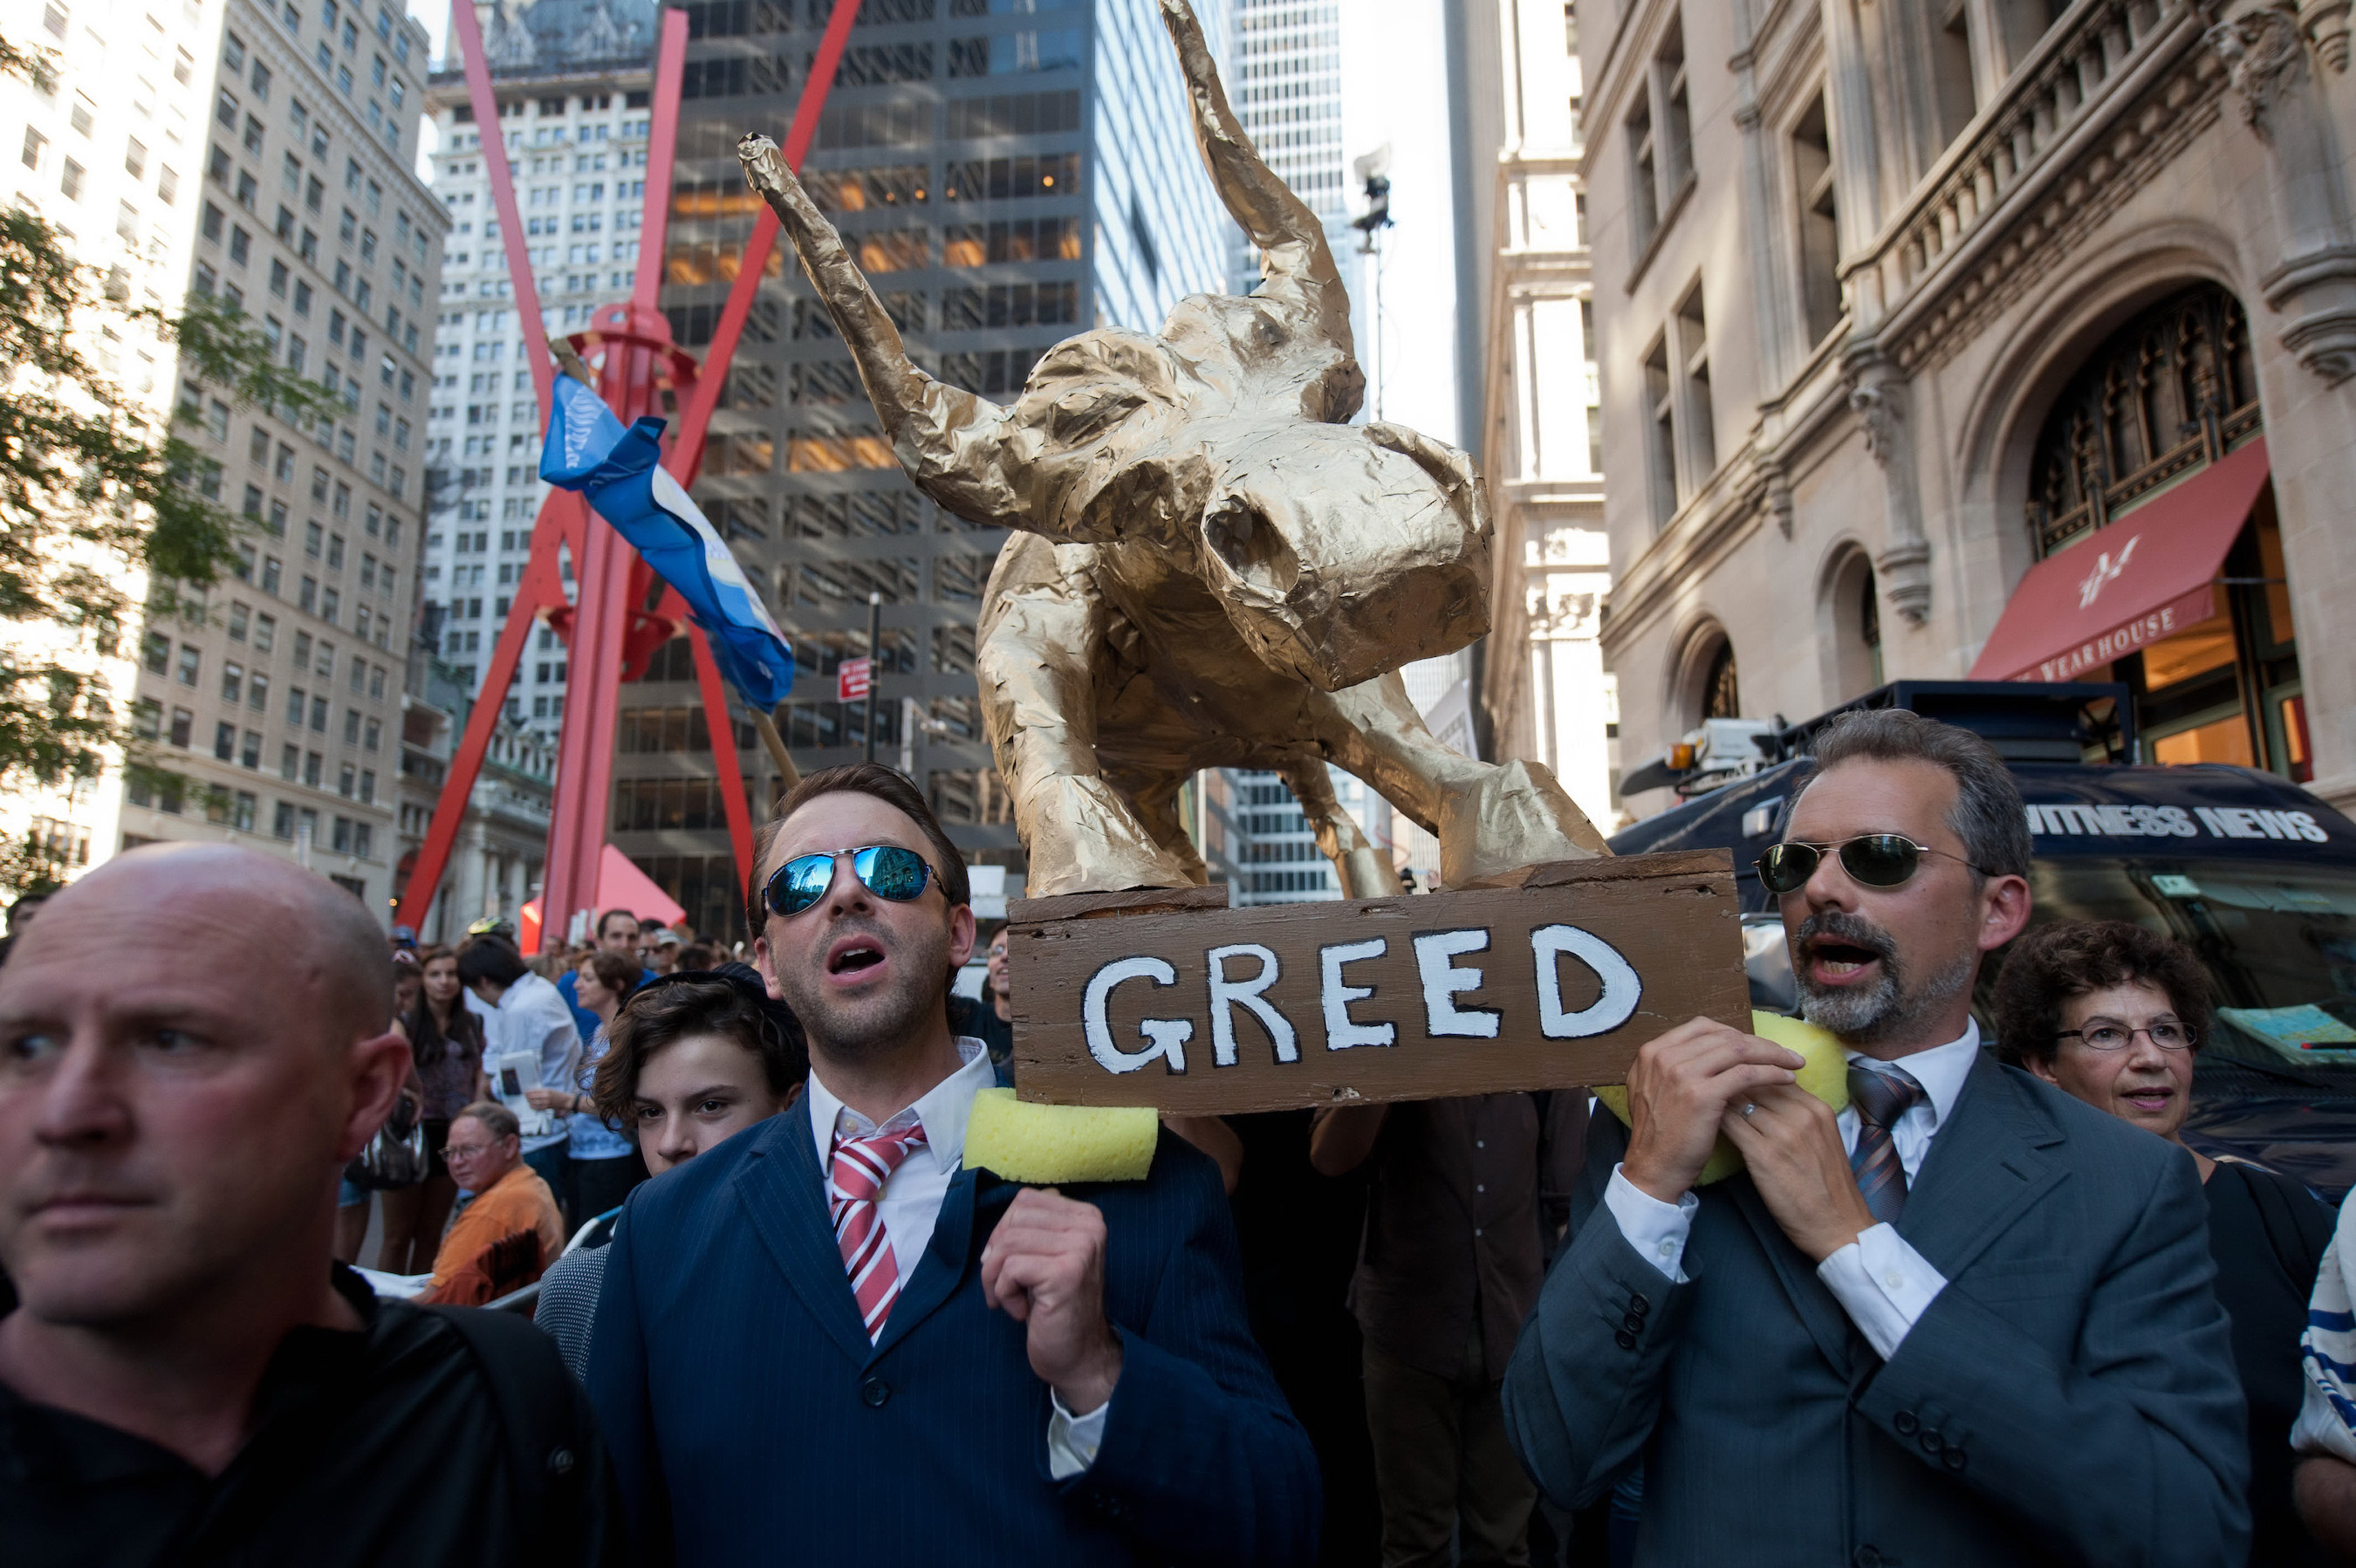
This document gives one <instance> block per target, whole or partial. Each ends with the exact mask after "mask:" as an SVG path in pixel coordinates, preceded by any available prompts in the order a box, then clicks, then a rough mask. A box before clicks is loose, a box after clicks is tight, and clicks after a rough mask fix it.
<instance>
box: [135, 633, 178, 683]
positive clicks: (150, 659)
mask: <svg viewBox="0 0 2356 1568" xmlns="http://www.w3.org/2000/svg"><path fill="white" fill-rule="evenodd" d="M140 662H141V663H143V664H145V666H146V668H147V671H148V673H150V674H152V675H161V674H163V673H164V672H165V671H166V670H169V669H170V668H171V667H172V639H170V638H168V637H166V636H165V635H164V634H163V633H162V632H160V631H151V632H149V633H148V634H147V635H146V636H145V638H143V639H141V657H140Z"/></svg>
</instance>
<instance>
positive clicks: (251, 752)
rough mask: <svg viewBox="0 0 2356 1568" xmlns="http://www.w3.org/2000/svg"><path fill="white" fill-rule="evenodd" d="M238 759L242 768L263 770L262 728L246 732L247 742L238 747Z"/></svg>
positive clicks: (256, 770)
mask: <svg viewBox="0 0 2356 1568" xmlns="http://www.w3.org/2000/svg"><path fill="white" fill-rule="evenodd" d="M237 761H238V766H239V767H241V768H252V769H253V770H254V771H255V772H257V773H259V772H260V771H261V770H262V732H261V731H260V730H251V729H250V730H248V731H246V732H245V743H244V745H243V746H240V747H239V749H238V756H237Z"/></svg>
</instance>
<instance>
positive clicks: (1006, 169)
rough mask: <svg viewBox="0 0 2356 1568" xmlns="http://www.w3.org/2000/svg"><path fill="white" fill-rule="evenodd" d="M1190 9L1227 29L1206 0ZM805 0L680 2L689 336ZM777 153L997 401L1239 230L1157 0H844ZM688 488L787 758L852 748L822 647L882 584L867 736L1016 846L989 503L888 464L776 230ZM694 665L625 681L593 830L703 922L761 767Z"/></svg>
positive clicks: (680, 657) (1209, 273) (805, 65)
mask: <svg viewBox="0 0 2356 1568" xmlns="http://www.w3.org/2000/svg"><path fill="white" fill-rule="evenodd" d="M1202 9H1203V10H1204V11H1205V16H1204V21H1205V27H1206V28H1207V29H1208V30H1209V31H1210V32H1211V34H1212V37H1213V38H1214V40H1215V42H1216V43H1217V44H1218V45H1219V46H1220V47H1224V43H1225V39H1226V16H1225V11H1224V7H1223V6H1221V5H1215V4H1214V5H1206V6H1204V7H1203V8H1202ZM831 10H832V0H791V3H788V0H766V3H762V4H748V3H746V0H713V3H711V4H703V5H690V6H688V7H687V11H688V16H689V21H690V28H691V38H693V39H694V42H693V43H691V46H690V49H689V58H688V66H687V76H686V102H685V105H684V108H683V110H682V113H681V116H680V154H679V162H678V165H677V168H676V171H675V175H674V182H673V187H672V206H671V228H670V231H669V240H668V253H667V255H666V257H665V279H666V289H665V293H664V306H665V307H666V309H667V310H668V312H669V317H670V322H671V329H672V333H673V335H674V337H676V338H678V340H679V341H680V343H681V344H682V345H684V346H686V347H688V348H689V349H691V350H692V351H695V352H699V353H700V352H701V351H702V350H703V349H704V348H705V346H706V345H707V344H708V343H709V341H710V338H711V335H712V326H713V323H714V321H715V320H716V318H717V317H718V316H719V314H720V310H721V307H722V306H723V302H724V301H725V299H726V297H727V289H728V285H729V283H730V282H731V281H732V280H733V278H734V271H735V265H736V260H737V257H738V256H739V254H740V253H741V252H742V251H743V248H744V241H745V238H746V237H747V236H748V235H749V234H750V232H751V231H752V224H753V218H754V214H755V203H754V199H753V198H752V197H751V195H750V194H749V193H748V192H747V190H746V188H745V186H744V176H743V173H742V172H741V169H740V168H739V166H738V164H737V161H736V157H735V153H734V146H735V143H736V140H737V138H738V137H739V136H740V135H742V134H744V132H746V131H749V130H758V131H763V132H766V133H767V134H771V135H774V136H777V137H778V138H779V139H780V140H782V139H783V135H784V132H785V128H786V126H787V124H788V123H789V121H790V118H791V115H792V113H793V110H794V105H795V103H796V102H797V100H798V96H799V94H800V92H801V90H802V87H803V85H804V81H805V80H806V77H807V72H808V71H809V63H810V59H811V56H812V55H813V54H814V52H815V50H816V48H817V44H818V38H819V33H820V31H821V30H822V29H823V27H824V26H825V23H826V20H827V17H828V16H829V14H830V12H831ZM803 178H804V180H805V183H806V184H807V185H808V186H809V189H810V191H811V193H812V195H813V196H814V197H815V198H816V199H817V200H818V201H819V204H820V205H821V206H822V207H824V208H825V209H827V210H828V211H829V213H830V215H831V216H832V218H833V219H834V220H835V221H836V222H837V223H838V224H839V225H840V226H841V229H842V231H843V233H844V236H845V238H846V240H847V241H848V242H849V243H850V245H851V249H852V251H853V253H854V254H856V255H857V256H858V258H859V260H860V263H861V264H862V267H863V268H864V269H865V270H866V272H867V274H868V275H869V277H870V278H871V280H872V281H873V284H874V285H875V288H876V290H877V292H878V293H879V294H880V295H882V296H883V301H884V304H885V306H886V308H887V309H889V310H890V311H891V312H892V314H893V316H894V319H895V321H896V322H897V323H898V325H899V327H900V328H901V330H902V332H903V333H904V335H905V338H906V340H907V344H908V348H909V350H910V352H911V353H912V354H913V355H914V356H915V357H916V360H917V361H918V362H919V363H920V364H922V365H924V366H925V367H926V369H928V370H930V371H934V373H936V374H937V375H939V376H941V377H942V378H943V379H945V380H948V381H953V382H956V383H958V384H959V385H961V386H964V387H967V388H969V389H970V390H971V391H974V392H980V393H981V394H983V395H985V396H990V397H993V398H998V399H1001V400H1004V399H1011V398H1012V396H1013V395H1015V394H1016V393H1017V392H1019V391H1020V389H1021V387H1022V385H1023V379H1024V377H1025V376H1026V375H1027V374H1028V372H1029V371H1030V369H1031V366H1032V365H1033V363H1034V362H1035V361H1036V360H1037V359H1038V357H1039V356H1040V354H1041V353H1042V352H1044V350H1045V349H1048V348H1049V347H1051V346H1053V345H1054V344H1055V343H1056V342H1058V341H1060V340H1062V339H1063V338H1067V337H1070V336H1072V335H1073V334H1074V333H1076V332H1078V331H1080V330H1083V329H1085V328H1089V327H1092V326H1097V325H1099V324H1112V323H1118V324H1121V325H1125V326H1130V327H1135V328H1143V329H1147V330H1151V329H1153V328H1157V327H1158V326H1159V325H1160V323H1161V321H1162V317H1163V316H1164V315H1165V314H1166V313H1167V312H1168V310H1169V308H1170V307H1171V306H1173V304H1175V303H1176V302H1177V300H1178V299H1179V298H1181V297H1182V296H1183V295H1186V294H1189V293H1194V292H1199V291H1202V290H1205V289H1216V288H1220V287H1223V286H1224V285H1225V281H1226V272H1227V263H1228V256H1229V251H1230V244H1231V240H1232V236H1233V235H1234V233H1235V229H1234V225H1233V224H1232V223H1231V221H1230V220H1228V219H1227V217H1226V213H1225V211H1224V209H1222V208H1221V207H1220V205H1219V203H1218V200H1217V198H1216V195H1215V192H1214V191H1213V190H1212V188H1211V185H1210V181H1209V178H1208V177H1207V176H1206V175H1205V173H1204V172H1203V169H1202V167H1201V165H1200V162H1199V161H1198V159H1197V157H1196V156H1195V153H1194V138H1193V134H1192V131H1191V128H1190V123H1189V121H1188V118H1187V113H1186V104H1185V97H1184V92H1183V85H1182V81H1181V79H1180V76H1179V73H1178V70H1177V66H1176V62H1175V60H1174V59H1173V55H1172V52H1171V48H1170V44H1169V42H1168V39H1167V38H1166V36H1165V35H1164V34H1163V32H1162V26H1161V22H1160V19H1159V17H1158V16H1157V15H1156V12H1155V7H1154V6H1153V5H1152V4H1151V0H1103V3H1101V4H1098V5H1094V6H1087V5H1076V4H1057V3H1056V0H1025V3H1023V4H1021V5H1019V8H1018V5H1017V4H1016V3H1014V0H866V4H865V5H862V8H861V11H860V14H859V22H858V25H857V26H856V27H854V28H853V29H852V32H851V42H850V47H849V48H848V49H847V50H846V52H845V53H844V55H843V58H842V61H841V66H840V68H839V69H838V70H837V72H836V75H835V80H834V84H833V87H832V90H831V93H830V97H829V99H828V102H827V109H826V113H825V116H824V118H823V119H822V121H821V122H820V124H819V133H818V136H817V139H816V141H815V143H814V144H813V146H812V149H811V152H810V154H809V159H808V162H807V165H806V166H805V168H804V171H803ZM695 493H696V496H697V499H698V500H699V501H700V502H701V505H702V506H703V508H704V510H705V511H706V513H707V514H708V515H709V516H710V517H711V519H712V522H713V524H714V525H715V526H716V527H718V528H719V529H720V530H721V531H722V532H723V534H724V535H725V536H726V537H727V538H728V539H729V540H730V541H731V542H732V544H733V545H734V548H735V549H736V551H737V553H738V555H739V558H740V559H741V560H743V561H744V563H745V565H746V569H747V572H748V574H749V575H751V576H752V577H753V579H754V580H755V582H756V583H758V584H760V585H763V586H764V588H765V589H766V590H767V591H768V592H769V594H770V596H771V597H770V603H771V606H772V607H773V609H774V610H775V611H776V617H777V619H778V621H779V623H780V624H781V625H782V626H783V627H784V628H785V629H786V631H787V635H788V636H789V637H791V638H792V639H793V641H794V646H795V650H796V652H797V654H798V658H799V660H800V668H801V676H800V681H799V683H798V685H797V687H796V690H795V692H794V694H793V698H792V701H791V703H790V705H789V706H788V708H787V710H785V711H784V712H782V713H781V714H779V723H780V727H781V729H783V730H784V732H785V736H786V739H787V744H788V746H790V747H791V748H792V750H793V753H794V757H795V760H796V761H797V763H798V765H799V766H800V767H801V768H803V769H804V770H808V769H809V768H815V767H822V766H827V765H830V764H832V763H836V762H842V761H848V760H851V759H853V758H855V757H858V756H859V755H860V752H861V748H862V746H863V744H864V741H865V732H864V714H863V710H862V706H861V705H860V704H859V703H841V702H838V701H837V700H836V696H835V690H836V671H837V666H838V665H839V663H840V662H841V660H843V659H844V658H846V657H850V658H856V657H858V656H860V655H861V654H862V653H864V652H865V651H866V626H867V613H868V600H869V596H870V595H871V594H873V595H877V596H881V600H882V615H883V636H882V639H881V642H882V647H881V649H880V650H879V659H878V668H879V671H880V677H881V678H880V681H879V684H878V691H879V698H880V700H879V703H878V711H877V724H876V732H877V733H876V755H877V757H879V758H880V759H882V760H884V761H887V762H892V763H894V764H896V765H898V766H901V767H903V768H906V769H907V770H908V771H909V773H910V774H911V775H912V776H914V777H915V779H916V781H917V783H918V785H919V786H920V787H922V788H923V789H925V790H926V794H927V797H928V798H929V799H930V800H931V801H932V802H933V805H934V809H935V810H936V811H937V812H938V813H939V814H940V816H941V818H942V821H943V822H944V823H945V825H946V826H947V827H948V832H949V833H950V835H951V836H952V837H953V838H954V839H955V840H956V841H957V842H958V844H959V846H960V847H961V848H963V849H964V850H965V852H966V854H967V855H968V857H969V859H973V860H977V861H979V862H980V863H984V864H995V865H1010V866H1014V867H1018V868H1019V866H1020V865H1021V860H1022V850H1021V845H1020V843H1019V841H1018V840H1017V838H1016V836H1015V832H1014V824H1013V814H1012V808H1011V805H1010V803H1009V801H1008V800H1007V796H1006V791H1005V789H1004V786H1003V785H1002V784H1001V782H1000V781H999V779H998V777H997V774H996V772H995V770H994V769H993V768H992V767H991V754H990V748H989V743H988V740H987V737H986V736H984V734H983V731H982V724H981V715H980V706H979V703H978V701H977V696H976V689H975V684H974V627H975V620H976V618H977V616H978V614H979V611H980V598H981V592H982V588H983V585H984V584H985V583H986V582H987V580H988V578H989V575H990V571H991V564H992V562H993V560H994V559H995V557H996V555H997V553H998V549H999V546H1000V544H1001V542H1002V540H1003V538H1004V535H1003V532H1001V531H1000V530H998V529H994V528H978V527H975V526H973V525H971V524H969V523H966V522H964V521H960V520H959V519H957V518H954V517H951V516H949V515H948V514H947V513H944V512H942V511H941V510H939V509H938V508H937V507H935V506H934V505H933V504H932V503H931V502H930V501H929V500H926V499H925V498H924V497H922V496H920V495H919V494H917V492H916V489H914V487H913V486H911V485H910V483H909V482H908V480H907V478H905V475H904V474H903V473H902V472H901V470H900V467H899V466H898V463H897V461H896V460H895V459H894V456H893V455H892V451H891V446H890V445H889V443H888V442H886V441H885V440H884V439H883V435H882V434H881V432H880V430H879V429H878V428H877V426H876V423H875V417H874V413H873V409H872V408H871V407H870V406H869V405H868V403H867V400H866V396H865V394H864V392H862V390H861V388H860V385H859V381H858V378H857V376H856V375H855V374H854V373H853V372H852V370H851V360H850V357H849V354H848V353H847V351H846V350H845V349H843V347H842V345H841V342H840V341H839V340H838V339H837V338H836V337H835V334H834V330H833V327H832V325H831V323H830V321H829V319H828V317H827V315H826V312H825V309H824V307H823V306H821V305H819V302H818V300H817V299H816V297H815V296H814V295H812V293H811V292H810V290H809V287H808V285H807V284H806V283H805V282H804V280H803V279H802V278H801V276H800V274H799V272H798V268H797V267H796V266H795V265H794V264H793V263H792V262H791V260H790V259H789V258H787V257H784V256H779V257H776V258H774V259H773V260H772V262H771V264H770V270H769V276H768V277H767V278H766V280H765V281H764V283H763V285H762V286H761V289H760V292H759V295H757V297H756V299H755V306H754V310H753V315H752V318H751V320H750V322H749V324H748V328H747V330H746V333H745V338H744V343H743V344H742V346H741V347H740V348H739V349H738V350H737V354H736V359H735V363H734V369H733V370H732V371H731V372H730V378H729V383H728V388H727V392H726V393H725V395H724V396H723V398H722V400H721V404H720V409H719V412H718V413H716V414H715V416H714V418H713V422H712V441H711V446H710V450H709V453H708V456H707V457H706V460H705V464H704V468H703V476H702V478H701V481H700V482H699V484H698V486H697V487H696V491H695ZM691 674H692V672H691V668H690V665H689V661H688V660H687V659H686V657H685V650H684V646H683V644H674V645H673V647H672V648H671V649H670V650H666V651H665V652H664V653H662V654H659V655H658V656H657V658H656V660H655V661H654V668H653V670H652V671H650V672H649V675H648V679H647V680H646V681H645V682H641V683H639V684H637V685H636V686H633V687H631V688H630V689H629V691H628V694H627V695H626V697H625V712H624V714H623V716H622V722H621V725H620V737H621V738H620V742H619V749H620V751H621V756H619V757H617V758H616V766H615V773H616V782H615V812H614V817H613V832H614V842H615V843H616V844H617V845H618V846H619V847H621V848H622V849H623V850H624V851H625V852H626V853H627V854H630V855H631V856H632V857H633V858H634V859H636V860H637V862H638V863H639V864H640V865H642V866H644V867H646V868H647V870H648V872H649V874H650V875H653V876H654V878H655V879H656V881H657V882H658V883H659V884H661V885H662V886H664V887H665V889H666V890H667V891H669V892H670V893H671V895H672V896H673V897H676V898H677V899H678V900H679V901H680V903H681V904H682V905H683V906H684V907H685V908H687V910H688V918H689V919H690V921H691V922H692V923H694V924H695V925H696V926H697V927H698V929H702V930H716V931H719V932H721V933H723V934H734V933H735V932H737V931H739V930H740V929H741V926H742V917H741V914H739V913H738V909H739V908H740V904H741V900H740V899H739V897H738V895H737V892H736V887H735V880H734V877H735V872H734V863H733V861H732V860H731V859H730V857H729V853H728V844H727V839H726V836H725V832H724V828H723V819H722V816H721V809H720V802H719V798H718V797H717V795H716V794H715V793H714V792H713V791H714V789H715V788H738V787H741V788H744V789H747V790H748V791H749V792H750V793H751V794H752V796H753V798H754V800H755V815H756V817H757V816H758V815H759V814H760V813H761V812H762V811H766V808H767V806H768V805H769V804H770V802H771V800H772V799H773V798H774V791H775V787H776V785H775V779H776V776H775V774H774V773H773V772H772V771H771V770H770V768H769V765H768V762H767V759H766V757H763V756H761V755H760V753H759V750H758V748H757V747H756V746H753V744H752V733H751V730H750V728H749V726H746V725H744V724H743V722H742V720H741V719H740V720H738V721H737V724H738V739H739V744H740V751H741V753H742V756H743V760H744V764H745V767H746V777H745V779H743V780H741V781H740V780H734V779H730V780H721V779H715V777H714V769H713V768H712V761H711V757H712V753H711V733H710V723H711V722H712V719H708V718H707V717H706V716H705V715H704V714H702V712H701V707H700V704H699V703H698V701H697V697H696V693H695V687H694V684H693V682H692V679H691ZM716 717H717V715H712V718H714V719H716Z"/></svg>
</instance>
